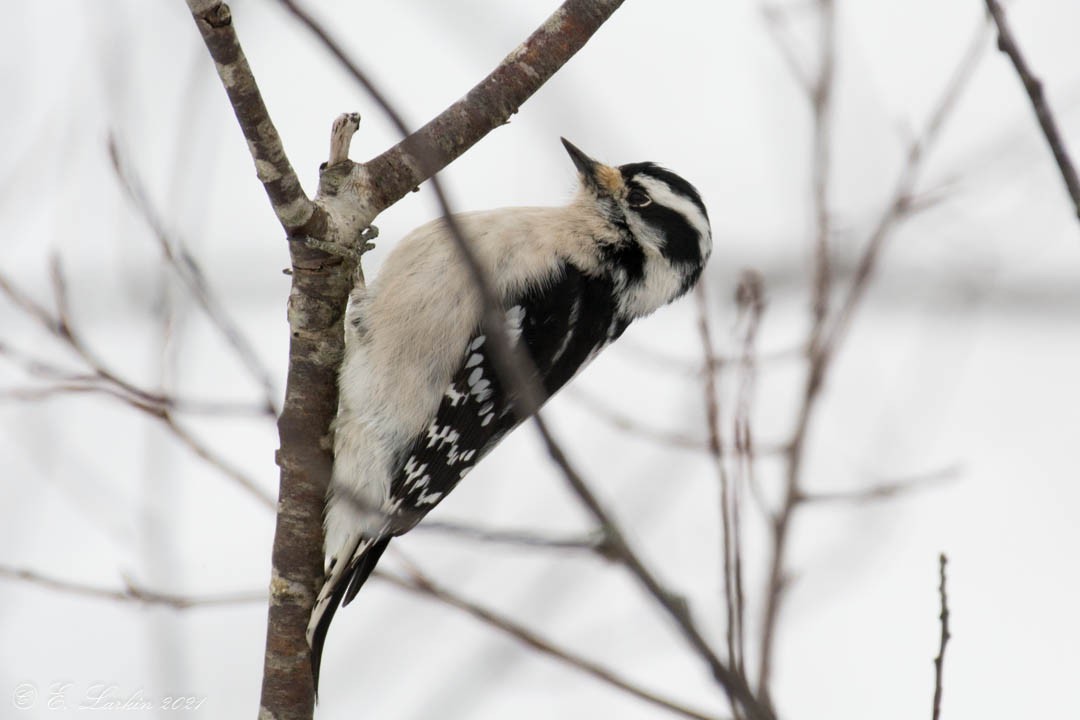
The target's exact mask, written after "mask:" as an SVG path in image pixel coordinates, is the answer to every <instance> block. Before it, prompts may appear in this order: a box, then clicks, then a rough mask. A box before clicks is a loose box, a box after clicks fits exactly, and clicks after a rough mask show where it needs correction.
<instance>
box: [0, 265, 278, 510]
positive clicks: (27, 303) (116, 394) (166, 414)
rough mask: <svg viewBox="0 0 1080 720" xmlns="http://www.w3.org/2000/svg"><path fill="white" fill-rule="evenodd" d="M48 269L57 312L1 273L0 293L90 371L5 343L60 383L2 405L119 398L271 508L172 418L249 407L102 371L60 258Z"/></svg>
mask: <svg viewBox="0 0 1080 720" xmlns="http://www.w3.org/2000/svg"><path fill="white" fill-rule="evenodd" d="M49 271H50V272H49V274H50V277H51V286H52V292H53V301H54V303H55V305H56V312H55V314H54V313H53V312H50V311H49V310H48V309H46V308H45V307H44V306H43V305H40V304H38V303H37V302H35V301H34V300H33V299H31V298H30V296H29V295H27V294H26V293H25V292H23V291H22V290H20V289H19V288H18V287H17V286H16V285H15V284H14V283H12V282H11V281H10V280H8V279H7V278H6V277H4V276H3V274H0V292H2V293H3V294H5V295H7V297H8V299H10V300H11V301H12V302H13V303H14V304H15V305H16V306H17V307H19V308H20V309H21V310H22V311H23V312H25V313H26V314H27V315H29V316H30V317H32V318H34V319H35V320H37V322H38V323H39V324H40V325H41V326H42V328H43V329H44V330H45V331H46V332H48V333H49V334H50V335H52V336H53V337H54V338H56V339H57V340H58V341H59V342H61V343H62V344H64V345H65V346H67V347H68V349H70V350H71V351H72V352H74V353H75V355H76V356H77V357H78V358H79V359H80V360H81V361H82V362H83V363H84V364H85V365H86V366H87V367H88V368H89V369H90V371H91V372H90V373H89V374H85V373H83V374H76V373H72V372H69V371H67V370H64V369H62V368H60V367H58V366H56V365H53V364H51V363H48V362H46V361H43V360H39V359H37V358H35V357H33V356H30V355H28V354H26V353H22V352H20V351H18V350H15V349H14V348H11V347H10V346H8V345H4V344H0V355H4V356H6V357H8V358H10V359H12V360H13V361H14V362H16V363H18V364H19V365H20V366H22V367H23V368H24V369H25V370H26V371H27V373H28V374H31V375H34V376H38V377H43V378H49V379H56V380H58V382H55V383H52V384H50V385H48V386H45V387H36V388H33V387H32V388H15V389H9V390H0V402H2V401H3V400H15V401H27V400H41V399H44V398H48V397H53V396H56V395H59V394H61V393H62V394H65V395H71V394H81V393H95V394H99V395H105V396H107V397H111V398H113V399H116V400H119V401H121V402H123V403H125V404H127V405H129V406H130V407H133V408H135V409H136V410H139V411H140V412H144V413H146V414H147V415H149V416H150V417H152V418H154V419H156V420H158V421H160V422H162V423H163V424H164V425H165V427H166V428H167V429H168V430H169V431H170V432H171V433H172V434H173V436H174V437H175V438H176V439H177V440H178V441H179V442H180V443H181V444H183V445H184V446H186V447H187V448H188V449H189V450H191V451H192V452H194V453H195V454H196V455H197V456H198V457H199V458H201V459H202V460H204V461H205V462H207V463H209V464H210V465H212V466H213V467H215V468H216V469H218V470H219V471H221V472H222V473H223V474H224V475H225V476H226V477H228V478H230V479H231V480H233V481H234V482H236V483H237V484H239V485H240V486H241V488H243V489H244V490H245V491H246V492H248V493H249V494H250V495H252V496H253V497H254V498H255V499H257V500H258V501H260V502H261V503H262V504H263V505H265V506H266V507H269V508H273V507H274V498H273V496H272V495H270V494H269V493H267V492H266V491H265V490H264V489H262V488H261V487H259V486H258V484H257V483H256V482H255V481H254V480H252V479H251V478H249V477H248V476H247V475H245V474H244V473H243V472H241V471H240V470H238V469H237V468H235V467H233V466H232V465H230V464H229V463H228V462H226V461H225V460H224V459H223V458H222V457H221V456H219V455H217V454H216V453H215V452H213V451H212V450H210V449H209V448H208V447H207V446H205V445H204V444H203V443H202V442H200V441H199V440H198V439H196V438H195V436H193V435H192V434H191V433H189V432H187V431H186V430H184V429H183V428H182V427H181V426H180V425H178V424H177V422H176V420H175V418H174V417H173V415H172V413H173V412H174V411H181V410H187V411H193V412H206V413H215V412H225V411H228V412H236V411H237V410H238V409H239V410H242V411H247V412H249V411H250V407H248V406H236V405H231V404H227V403H215V402H205V401H198V400H187V399H180V398H176V397H172V396H169V395H165V394H163V393H161V392H155V391H149V390H146V389H144V388H141V387H139V386H137V385H135V384H134V383H133V382H131V381H129V380H127V379H125V378H123V377H121V376H120V375H118V374H117V373H115V372H114V371H113V370H111V369H109V368H108V367H106V365H105V363H104V361H102V360H101V358H99V357H98V356H97V355H96V354H95V353H94V352H93V351H92V350H91V349H90V347H89V345H88V344H87V343H86V342H85V341H84V340H83V339H82V337H81V336H80V335H79V333H78V332H77V331H76V329H75V328H76V324H75V322H74V321H73V319H72V318H71V311H70V307H69V302H68V295H67V283H66V281H65V280H64V273H63V269H62V268H61V266H60V261H59V258H57V257H55V256H54V257H53V258H52V260H51V262H50V268H49Z"/></svg>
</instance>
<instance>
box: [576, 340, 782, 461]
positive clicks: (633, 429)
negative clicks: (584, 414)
mask: <svg viewBox="0 0 1080 720" xmlns="http://www.w3.org/2000/svg"><path fill="white" fill-rule="evenodd" d="M713 358H714V360H715V363H716V367H717V368H719V367H722V366H724V365H726V364H729V363H731V364H737V365H746V364H749V362H748V361H747V362H744V360H745V358H742V357H741V356H740V357H739V358H738V359H735V360H732V359H729V358H725V357H724V356H721V355H714V356H713ZM699 375H700V376H701V377H702V378H704V377H705V373H699ZM560 397H565V398H567V399H569V400H571V401H573V402H574V403H575V404H577V405H580V406H581V407H582V408H584V409H585V410H587V411H588V412H590V413H591V414H593V415H595V416H596V417H598V418H599V419H601V420H603V421H604V422H606V423H608V424H609V425H611V426H612V427H613V428H615V429H616V430H621V431H623V432H625V433H628V434H630V435H633V436H634V437H639V438H642V439H643V440H651V441H652V442H654V443H657V444H659V445H666V446H668V447H672V448H678V449H679V450H693V451H697V452H711V443H712V439H711V438H709V437H705V438H697V437H693V436H691V435H685V434H682V433H679V432H675V431H671V430H666V429H663V428H654V427H650V426H648V425H645V424H643V423H641V422H638V420H637V419H636V418H634V417H631V416H630V415H627V414H625V413H623V412H621V411H619V410H618V409H616V408H614V407H612V406H611V405H610V404H609V403H608V402H607V401H605V400H604V399H603V398H601V397H599V396H597V395H593V394H592V393H589V392H588V391H586V390H583V389H582V388H580V387H572V388H567V389H565V390H563V392H562V394H561V395H560ZM719 447H720V454H721V455H722V456H723V457H728V456H729V455H732V454H738V453H740V452H742V451H741V450H740V449H739V448H738V447H737V446H736V445H735V444H731V443H728V444H725V443H724V442H723V441H722V439H720V445H719ZM754 452H755V453H756V454H758V455H763V456H764V455H784V454H785V453H787V445H786V444H782V443H772V444H770V443H764V444H758V446H757V447H755V448H754Z"/></svg>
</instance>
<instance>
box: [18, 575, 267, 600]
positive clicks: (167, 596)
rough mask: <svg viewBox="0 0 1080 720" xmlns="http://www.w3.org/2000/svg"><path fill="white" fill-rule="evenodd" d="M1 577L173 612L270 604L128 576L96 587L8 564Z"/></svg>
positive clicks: (255, 596) (256, 596)
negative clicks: (156, 586) (171, 589)
mask: <svg viewBox="0 0 1080 720" xmlns="http://www.w3.org/2000/svg"><path fill="white" fill-rule="evenodd" d="M0 577H4V578H7V579H9V580H19V581H22V582H28V583H30V584H32V585H37V586H39V587H43V588H46V589H48V590H54V591H57V592H61V593H68V594H72V595H79V596H82V597H91V598H98V599H101V600H114V601H118V602H127V603H136V604H140V605H156V606H161V607H167V608H171V609H173V610H190V609H193V608H205V607H222V606H229V605H247V604H253V603H263V602H266V593H265V592H241V593H229V594H222V595H203V596H199V595H177V594H173V593H162V592H157V591H155V590H149V589H147V588H144V587H142V586H140V585H138V584H136V583H135V582H133V581H132V580H130V579H129V578H126V577H125V578H124V587H123V588H118V589H113V588H103V587H97V586H95V585H86V584H83V583H78V582H72V581H70V580H62V579H60V578H55V577H51V576H49V575H43V574H42V573H39V572H36V571H34V570H27V569H24V568H14V567H9V566H6V565H0Z"/></svg>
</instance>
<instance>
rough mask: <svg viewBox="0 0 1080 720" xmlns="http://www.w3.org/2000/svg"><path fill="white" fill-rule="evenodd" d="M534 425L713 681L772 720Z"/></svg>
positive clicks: (756, 718)
mask: <svg viewBox="0 0 1080 720" xmlns="http://www.w3.org/2000/svg"><path fill="white" fill-rule="evenodd" d="M535 424H536V426H537V428H538V429H539V430H540V435H541V438H542V439H543V441H544V445H545V446H546V448H547V451H548V454H550V455H551V457H552V459H553V460H554V461H555V463H556V464H557V465H558V466H559V467H560V468H561V469H562V472H563V476H564V478H565V479H566V481H567V483H568V484H569V485H570V487H571V489H572V490H573V491H574V493H575V494H576V495H577V496H578V499H579V500H580V501H581V503H582V504H583V505H584V506H585V508H586V509H587V510H588V511H589V513H590V514H591V515H592V516H593V518H594V519H595V520H596V522H597V524H598V525H599V526H600V527H602V528H604V529H605V531H606V532H607V534H608V540H609V543H610V545H611V547H612V549H613V552H614V553H615V555H616V557H618V558H619V559H620V560H621V561H622V563H623V564H624V565H626V567H627V568H628V569H629V570H630V572H631V573H632V574H633V575H634V577H635V578H636V579H637V580H638V582H639V583H640V584H641V585H642V586H643V587H644V588H645V590H647V591H648V593H649V594H650V595H651V596H652V597H653V599H655V600H656V602H657V604H658V605H659V606H660V607H661V608H662V609H663V610H664V611H665V612H666V613H667V614H668V616H669V617H670V618H671V619H672V620H673V621H674V622H675V625H676V627H678V628H679V630H680V632H681V633H682V636H683V638H684V639H685V640H686V642H687V643H688V644H689V645H690V647H691V648H693V649H694V651H695V652H696V653H697V654H698V656H699V657H700V658H701V659H702V660H703V661H704V662H705V664H706V665H707V666H708V668H709V670H710V672H711V673H712V676H713V678H714V679H715V680H716V682H717V683H719V685H720V686H721V687H722V688H724V690H725V691H726V692H727V693H728V694H729V695H731V696H732V697H734V698H735V700H736V701H737V702H738V704H740V705H742V707H743V709H745V710H746V713H747V717H749V718H751V719H752V720H772V719H773V718H775V715H774V713H773V712H772V710H771V709H770V708H768V707H765V706H763V705H762V704H761V703H760V702H759V701H758V700H757V698H755V697H754V694H753V692H752V691H751V690H750V686H749V685H748V684H747V682H746V680H745V679H744V678H743V677H742V676H741V675H738V674H737V673H735V672H733V671H732V670H731V668H730V667H728V666H727V665H726V664H725V663H724V662H723V661H722V660H720V658H719V657H718V656H717V655H716V653H715V652H714V651H713V649H712V647H710V646H709V643H708V642H707V641H706V640H705V638H704V637H703V636H702V634H701V631H700V630H699V629H698V627H697V624H696V623H695V622H694V620H693V618H692V617H691V615H690V610H689V608H688V607H687V604H686V601H685V600H684V599H683V598H681V597H679V596H676V595H675V594H673V593H672V592H671V591H670V590H668V589H667V588H665V587H664V586H663V585H661V584H660V582H659V581H658V580H657V579H656V577H655V576H654V575H653V574H652V573H650V572H649V570H648V569H646V567H645V565H644V563H642V561H641V559H640V558H639V557H638V556H637V554H636V553H635V552H634V550H633V549H632V548H631V547H630V545H629V544H628V543H627V541H626V538H625V537H624V536H623V534H622V531H620V530H619V527H618V526H617V525H616V524H615V521H614V519H613V518H612V517H611V515H609V514H608V512H607V510H605V509H604V507H603V505H601V504H600V502H599V500H597V498H596V496H595V495H593V493H592V491H591V490H590V489H589V487H588V485H586V483H585V481H584V480H583V479H582V478H581V476H580V475H578V473H577V471H576V470H574V468H573V467H572V466H571V465H570V462H569V460H568V459H567V458H566V455H565V454H564V453H563V451H562V448H560V447H559V446H558V445H557V444H556V443H555V441H554V440H553V439H552V437H551V434H550V433H549V431H548V429H547V427H546V425H545V424H544V421H543V420H542V419H541V418H540V416H539V415H537V416H535Z"/></svg>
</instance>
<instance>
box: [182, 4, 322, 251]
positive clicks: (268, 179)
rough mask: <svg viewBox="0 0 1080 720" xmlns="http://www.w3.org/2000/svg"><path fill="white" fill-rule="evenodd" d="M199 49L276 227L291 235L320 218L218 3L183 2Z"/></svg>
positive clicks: (228, 17) (225, 9)
mask: <svg viewBox="0 0 1080 720" xmlns="http://www.w3.org/2000/svg"><path fill="white" fill-rule="evenodd" d="M185 1H186V2H187V6H188V9H189V10H190V11H191V15H192V18H193V19H194V20H195V25H196V27H197V28H198V29H199V33H200V34H201V35H202V39H203V43H204V44H205V45H206V49H207V50H208V51H209V52H210V56H211V57H212V58H213V59H214V68H215V69H216V70H217V74H218V77H219V78H220V79H221V84H222V86H223V87H224V88H225V92H226V94H227V95H228V96H229V104H230V105H232V108H233V112H234V113H235V114H236V122H237V124H238V125H239V126H240V130H241V132H243V133H244V139H245V140H247V146H248V151H249V152H250V153H251V159H252V161H253V162H254V163H255V170H256V174H257V175H258V177H259V180H260V181H261V182H262V185H263V189H264V190H265V191H266V195H267V197H268V198H269V199H270V204H271V206H273V208H274V214H275V215H276V216H277V218H278V221H279V222H280V223H281V226H282V227H283V228H285V230H286V232H289V233H292V232H294V231H296V230H298V229H299V228H301V227H303V226H304V225H305V224H307V223H309V222H311V221H312V219H313V218H314V217H315V216H318V215H321V214H322V212H321V210H320V209H319V208H317V207H316V206H315V204H314V203H313V202H312V201H311V200H310V199H309V198H308V197H307V195H305V194H304V189H303V188H302V187H301V186H300V179H299V178H298V177H297V176H296V171H295V170H293V167H292V164H291V163H290V162H289V158H288V156H287V155H286V154H285V148H284V146H283V144H282V142H281V136H280V135H278V131H277V128H276V127H275V126H274V121H273V120H272V119H271V118H270V113H269V111H268V110H267V109H266V103H264V102H263V99H262V94H261V93H260V92H259V86H258V84H256V82H255V76H254V75H253V74H252V72H251V66H250V65H249V64H248V61H247V57H246V56H245V55H244V50H243V48H241V47H240V40H239V38H238V37H237V36H236V30H235V29H234V28H233V24H232V21H233V18H232V11H231V10H230V9H229V6H228V5H226V4H225V3H224V2H222V1H221V0H185Z"/></svg>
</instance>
